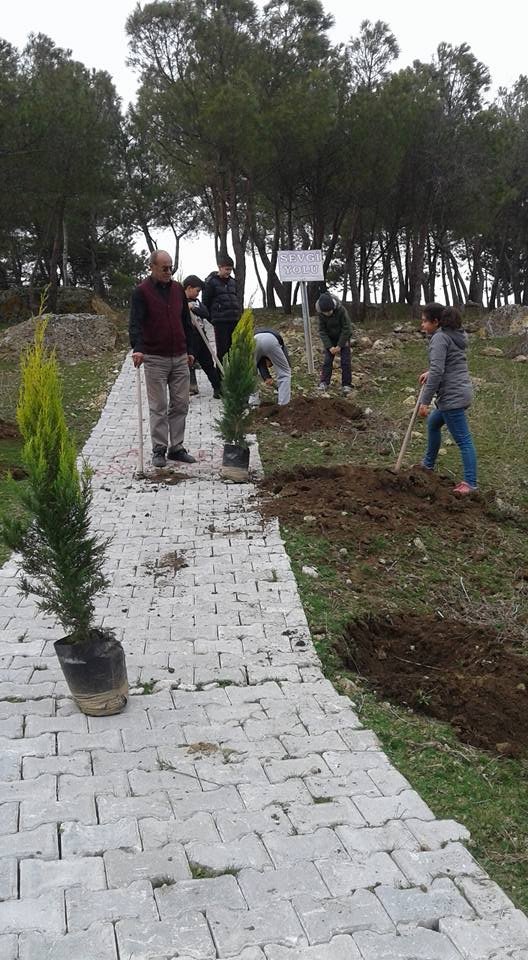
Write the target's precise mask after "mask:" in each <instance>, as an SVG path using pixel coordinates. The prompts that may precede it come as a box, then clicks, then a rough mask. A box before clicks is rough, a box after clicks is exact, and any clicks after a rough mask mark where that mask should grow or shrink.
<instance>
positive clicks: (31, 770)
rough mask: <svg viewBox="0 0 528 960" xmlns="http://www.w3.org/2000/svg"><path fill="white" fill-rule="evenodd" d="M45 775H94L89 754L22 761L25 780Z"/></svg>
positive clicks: (32, 758) (31, 758)
mask: <svg viewBox="0 0 528 960" xmlns="http://www.w3.org/2000/svg"><path fill="white" fill-rule="evenodd" d="M43 773H52V774H64V773H69V774H72V776H74V777H88V776H91V774H92V764H91V761H90V754H89V753H72V754H71V755H70V756H69V757H26V758H25V759H24V760H23V761H22V775H23V777H24V780H29V779H31V778H32V777H40V776H41V774H43Z"/></svg>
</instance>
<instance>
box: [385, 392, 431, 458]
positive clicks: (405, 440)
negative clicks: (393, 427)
mask: <svg viewBox="0 0 528 960" xmlns="http://www.w3.org/2000/svg"><path fill="white" fill-rule="evenodd" d="M424 387H425V384H423V385H422V386H421V387H420V392H419V394H418V399H417V401H416V404H415V406H414V410H413V412H412V414H411V419H410V421H409V426H408V427H407V431H406V433H405V436H404V438H403V443H402V445H401V449H400V452H399V454H398V459H397V460H396V463H395V464H394V466H393V468H392V471H393V473H399V472H400V468H401V465H402V463H403V458H404V456H405V452H406V450H407V447H408V446H409V440H410V439H411V433H412V431H413V427H414V424H415V423H416V417H417V416H418V411H419V409H420V407H421V405H422V396H423V392H424Z"/></svg>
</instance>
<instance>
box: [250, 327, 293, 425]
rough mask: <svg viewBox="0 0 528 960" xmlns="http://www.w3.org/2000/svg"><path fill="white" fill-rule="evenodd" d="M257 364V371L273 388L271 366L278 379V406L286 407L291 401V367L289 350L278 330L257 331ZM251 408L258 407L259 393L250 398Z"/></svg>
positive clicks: (255, 338)
mask: <svg viewBox="0 0 528 960" xmlns="http://www.w3.org/2000/svg"><path fill="white" fill-rule="evenodd" d="M254 340H255V363H256V365H257V370H258V372H259V374H260V376H261V378H262V379H263V380H264V383H266V384H267V385H268V386H270V387H271V386H273V380H272V378H271V373H270V369H269V368H270V365H271V366H272V367H273V369H274V370H275V375H276V377H277V390H278V398H277V400H278V404H279V407H283V406H285V405H286V404H287V403H289V402H290V399H291V365H290V357H289V355H288V348H287V347H286V344H285V343H284V340H283V338H282V336H281V334H280V333H278V332H277V330H272V329H271V327H270V328H264V327H262V328H259V329H257V330H255V336H254ZM249 402H250V404H251V406H258V404H259V402H260V397H259V394H258V391H257V393H254V394H252V396H251V397H250V401H249Z"/></svg>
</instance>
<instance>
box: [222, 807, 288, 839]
mask: <svg viewBox="0 0 528 960" xmlns="http://www.w3.org/2000/svg"><path fill="white" fill-rule="evenodd" d="M216 826H217V829H218V832H219V834H220V836H221V838H222V840H225V841H229V840H238V839H239V838H240V837H243V836H245V835H246V834H249V833H257V834H259V835H261V834H263V833H268V832H269V831H272V830H275V831H279V832H280V833H282V834H291V833H293V832H294V831H293V826H292V824H291V823H290V821H289V819H288V817H287V816H286V814H285V813H284V810H283V809H282V807H279V806H273V805H271V806H269V807H266V808H265V810H255V811H252V812H250V813H244V814H241V813H237V812H235V813H231V814H230V813H220V814H218V815H217V817H216Z"/></svg>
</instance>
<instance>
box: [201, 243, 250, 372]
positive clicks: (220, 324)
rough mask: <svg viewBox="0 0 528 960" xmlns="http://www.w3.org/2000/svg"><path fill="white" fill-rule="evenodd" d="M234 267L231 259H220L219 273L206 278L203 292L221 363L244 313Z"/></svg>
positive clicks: (203, 301)
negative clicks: (232, 274) (241, 307)
mask: <svg viewBox="0 0 528 960" xmlns="http://www.w3.org/2000/svg"><path fill="white" fill-rule="evenodd" d="M233 267H234V264H233V261H232V259H231V257H227V256H225V257H219V258H218V272H217V273H210V274H209V276H208V277H206V280H205V284H204V288H203V292H202V303H203V305H204V307H206V308H207V310H208V311H209V320H210V322H211V323H212V325H213V327H214V333H215V341H216V354H217V357H218V359H219V360H220V361H221V360H223V358H224V356H225V354H226V353H227V351H228V350H229V347H230V346H231V337H232V336H233V330H234V329H235V327H236V325H237V323H238V321H239V320H240V315H241V313H242V311H241V309H240V301H239V299H238V294H237V288H236V282H235V280H234V279H233V277H232V276H231V273H232V272H233Z"/></svg>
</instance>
